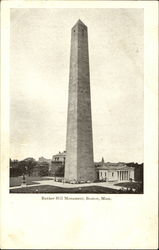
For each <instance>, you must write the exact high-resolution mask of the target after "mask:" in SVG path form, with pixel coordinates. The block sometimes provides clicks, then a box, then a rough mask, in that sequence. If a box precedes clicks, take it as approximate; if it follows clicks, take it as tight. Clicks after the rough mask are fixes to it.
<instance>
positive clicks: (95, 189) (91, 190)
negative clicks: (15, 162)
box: [10, 185, 118, 194]
mask: <svg viewBox="0 0 159 250" xmlns="http://www.w3.org/2000/svg"><path fill="white" fill-rule="evenodd" d="M36 190H38V191H36ZM10 193H70V194H71V193H72V194H75V193H81V194H84V193H87V194H117V193H118V190H115V189H111V188H106V187H99V186H91V187H90V186H89V187H80V188H77V187H76V188H62V187H57V186H50V185H43V186H34V187H25V188H16V189H11V190H10Z"/></svg>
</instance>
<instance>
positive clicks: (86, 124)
mask: <svg viewBox="0 0 159 250" xmlns="http://www.w3.org/2000/svg"><path fill="white" fill-rule="evenodd" d="M66 151H67V156H66V164H65V180H66V181H91V182H92V181H94V180H95V179H96V172H95V167H94V160H93V139H92V117H91V98H90V76H89V55H88V34H87V26H86V25H85V24H84V23H83V22H82V21H81V20H78V22H77V23H76V24H75V25H74V26H73V28H72V31H71V56H70V75H69V97H68V114H67V140H66Z"/></svg>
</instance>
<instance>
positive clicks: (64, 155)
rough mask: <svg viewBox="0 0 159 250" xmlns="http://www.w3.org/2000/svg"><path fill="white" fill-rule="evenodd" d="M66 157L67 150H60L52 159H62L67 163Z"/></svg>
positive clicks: (61, 160)
mask: <svg viewBox="0 0 159 250" xmlns="http://www.w3.org/2000/svg"><path fill="white" fill-rule="evenodd" d="M65 159H66V151H63V152H59V153H58V154H56V155H53V157H52V161H58V162H59V161H60V162H63V163H65Z"/></svg>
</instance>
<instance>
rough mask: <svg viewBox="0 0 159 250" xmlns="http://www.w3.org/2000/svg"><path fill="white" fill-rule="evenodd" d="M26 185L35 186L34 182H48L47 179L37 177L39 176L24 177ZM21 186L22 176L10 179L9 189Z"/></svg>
mask: <svg viewBox="0 0 159 250" xmlns="http://www.w3.org/2000/svg"><path fill="white" fill-rule="evenodd" d="M25 179H26V183H27V185H32V184H37V182H36V181H41V180H50V179H49V178H46V177H45V178H44V177H39V176H37V177H36V176H26V177H25ZM21 184H22V176H18V177H10V187H16V186H20V185H21Z"/></svg>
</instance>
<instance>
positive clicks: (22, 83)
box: [10, 8, 144, 194]
mask: <svg viewBox="0 0 159 250" xmlns="http://www.w3.org/2000/svg"><path fill="white" fill-rule="evenodd" d="M143 32H144V15H143V9H135V8H134V9H128V8H127V9H126V8H124V9H123V8H116V9H98V8H94V9H87V8H81V9H80V8H78V9H71V8H70V9H65V8H60V9H56V8H50V9H45V8H41V9H32V8H25V9H24V8H20V9H19V8H17V9H16V8H13V9H11V12H10V69H11V70H10V193H105V194H114V193H115V194H127V193H131V194H143V171H144V170H143V168H144V162H143V161H144V160H143V155H144V149H143V145H144V138H143V122H144V121H143V118H144V116H143V115H144V105H143V103H144V84H143V74H144V72H143V70H144V68H143V53H144V46H143V45H144V43H143V42H144V41H143V38H144V36H143V34H144V33H143Z"/></svg>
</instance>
